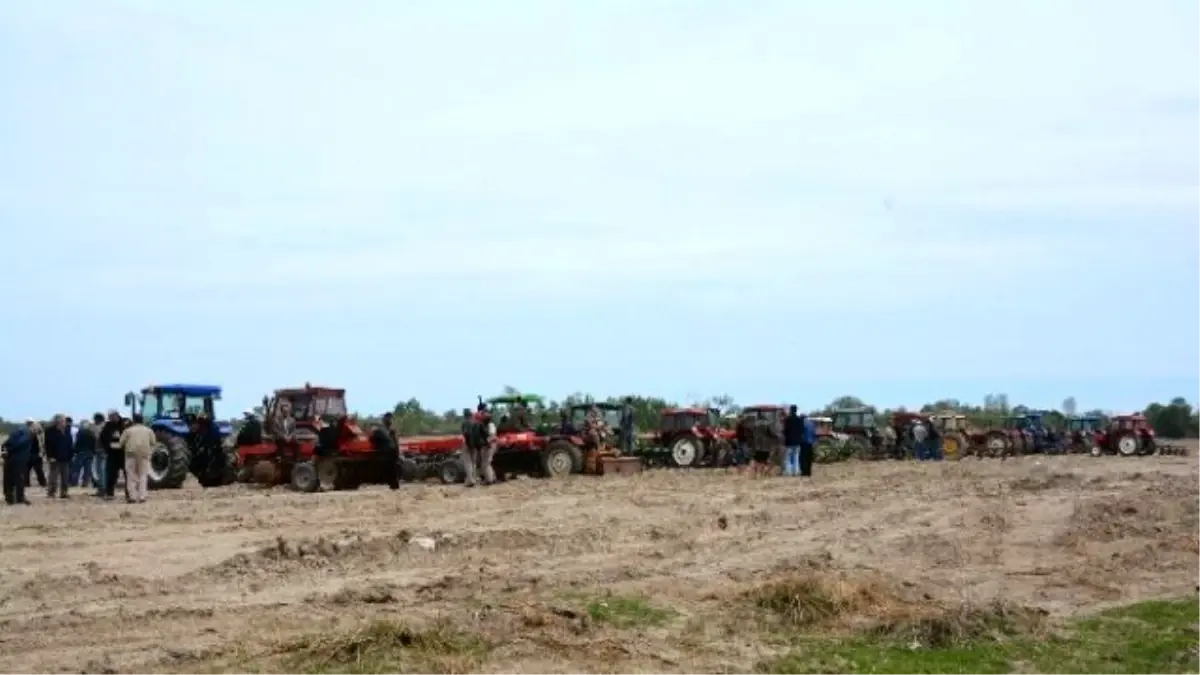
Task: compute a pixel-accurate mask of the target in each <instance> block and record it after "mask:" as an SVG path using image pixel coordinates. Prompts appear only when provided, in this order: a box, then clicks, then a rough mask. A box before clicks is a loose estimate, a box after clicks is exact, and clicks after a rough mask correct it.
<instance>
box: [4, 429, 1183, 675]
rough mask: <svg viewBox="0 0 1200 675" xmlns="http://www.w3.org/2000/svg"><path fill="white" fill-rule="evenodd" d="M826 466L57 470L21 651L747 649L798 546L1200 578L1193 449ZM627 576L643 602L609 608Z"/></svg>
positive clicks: (1086, 593) (960, 572)
mask: <svg viewBox="0 0 1200 675" xmlns="http://www.w3.org/2000/svg"><path fill="white" fill-rule="evenodd" d="M816 470H817V476H816V477H815V478H814V479H812V480H811V482H809V481H801V480H796V479H786V478H755V477H750V476H745V475H740V474H732V473H726V472H722V471H702V470H696V471H668V470H661V471H653V472H647V473H644V474H641V475H639V476H636V477H609V478H594V477H582V476H580V477H573V478H571V479H570V480H566V481H561V482H554V481H544V480H535V479H524V480H515V481H510V482H508V483H505V484H501V485H498V486H494V487H489V488H476V489H473V490H468V489H466V488H464V487H461V486H441V485H436V484H426V485H405V486H403V487H402V488H401V489H400V490H398V491H394V492H393V491H389V490H387V489H386V488H379V487H369V488H363V489H361V490H358V491H354V492H339V493H324V494H296V493H293V492H290V491H288V490H286V489H282V488H277V489H272V490H265V489H261V488H257V487H251V486H231V487H227V488H219V489H212V490H203V489H201V488H199V487H198V486H194V485H189V486H188V487H186V488H184V489H182V490H175V491H164V492H155V493H151V500H150V502H148V503H146V504H144V505H126V504H124V503H104V502H99V501H97V500H95V499H94V498H92V497H90V496H86V495H85V494H84V492H85V491H83V490H79V491H76V492H75V493H74V494H73V495H72V497H71V499H69V500H65V501H63V500H49V499H47V498H46V497H44V496H43V495H42V494H41V493H40V491H38V490H36V488H35V490H34V491H33V492H34V494H33V495H32V497H31V498H32V499H33V500H34V505H33V506H32V507H25V508H10V507H0V537H2V538H0V671H6V672H42V671H52V672H68V671H70V672H118V671H123V672H128V671H135V672H167V671H173V670H181V671H196V670H241V669H244V668H251V667H253V668H262V669H286V668H287V667H288V665H287V664H288V661H287V660H286V657H287V653H286V652H287V650H288V649H293V648H297V647H296V645H300V644H304V641H305V640H309V641H311V640H312V639H313V638H312V635H313V634H322V635H334V634H337V633H339V632H345V631H351V630H354V629H355V628H356V627H361V626H364V625H367V624H369V623H370V622H371V621H372V620H373V619H381V618H383V619H396V620H402V621H404V622H406V623H408V624H411V625H414V626H422V625H433V624H435V623H438V622H439V621H440V622H441V623H438V625H447V624H448V625H452V626H454V628H455V630H459V631H469V632H471V633H472V634H477V635H480V636H483V637H484V638H486V639H487V640H489V644H490V645H491V647H490V648H489V649H488V650H487V651H486V653H482V652H480V653H476V654H474V655H473V656H472V655H468V656H464V657H463V659H466V660H460V661H453V660H450V661H440V662H426V663H425V665H426V666H427V667H436V668H440V669H443V670H453V669H462V670H508V671H543V672H544V671H570V672H580V671H585V672H587V671H604V672H631V671H643V670H649V671H657V672H665V671H693V672H695V671H701V672H723V671H724V672H728V671H746V670H751V669H753V668H754V667H755V664H756V663H758V662H759V661H760V660H761V659H762V658H763V657H764V655H765V654H768V653H769V652H770V651H771V650H772V649H773V648H774V647H772V646H771V645H770V644H769V643H763V642H762V641H758V640H756V639H755V638H754V637H753V636H752V635H751V633H752V630H751V628H750V627H749V626H747V627H746V630H747V632H746V633H745V634H743V633H742V629H741V627H739V626H740V624H739V623H738V622H737V621H731V620H730V618H731V617H734V616H737V611H738V610H737V607H739V605H738V603H739V602H741V599H743V598H745V597H748V596H747V593H748V592H749V590H750V589H753V588H755V587H756V585H758V584H761V583H763V582H764V580H767V579H769V578H773V577H775V576H778V575H779V574H781V573H782V571H788V570H790V571H792V572H793V573H794V572H795V571H796V570H800V571H801V573H804V574H811V575H813V576H822V577H826V578H827V577H828V575H831V574H837V575H839V578H841V579H843V580H851V581H853V580H855V579H858V580H860V581H861V580H865V579H871V580H873V581H872V583H879V584H885V585H887V586H888V587H889V588H892V589H896V590H897V592H903V593H904V594H905V595H906V597H920V598H924V599H926V600H928V601H930V602H940V603H967V604H980V603H984V602H987V601H990V600H994V599H1004V600H1006V601H1009V602H1013V603H1017V604H1020V605H1025V606H1028V607H1035V608H1040V609H1043V610H1045V611H1046V612H1048V613H1049V614H1050V615H1051V616H1064V615H1069V614H1073V613H1076V612H1080V611H1083V610H1091V609H1096V608H1099V607H1101V606H1105V605H1110V604H1116V603H1120V602H1126V601H1132V600H1139V599H1147V598H1153V597H1168V596H1175V597H1177V596H1180V595H1187V594H1189V593H1194V592H1195V591H1196V590H1197V584H1198V579H1197V575H1198V572H1197V555H1198V550H1197V546H1198V543H1197V527H1198V524H1197V500H1198V487H1197V486H1198V481H1200V476H1198V470H1197V461H1196V459H1195V455H1194V451H1193V456H1192V457H1153V458H1141V459H1119V458H1099V459H1093V458H1087V457H1054V458H1037V459H1035V458H1022V459H1016V460H1008V461H998V460H982V461H980V460H964V461H962V462H957V463H912V462H909V463H894V462H881V463H872V464H866V463H847V464H841V465H833V466H820V465H819V466H818V467H817V469H816ZM627 598H638V599H639V600H637V603H641V604H636V605H634V606H633V607H634V610H631V612H632V614H631V616H630V617H628V618H627V620H624V625H622V622H621V621H618V620H616V619H619V618H620V617H617V616H616V615H615V614H613V612H616V610H615V609H613V610H611V612H610V610H609V609H606V608H608V607H609V605H608V604H607V603H609V602H610V601H611V602H612V603H613V605H614V606H616V605H619V604H620V603H621V602H625V600H624V599H627ZM630 602H632V601H630ZM647 608H651V609H647ZM626 609H628V607H627V608H626ZM639 621H640V622H641V623H639ZM289 645H290V646H289ZM293 665H294V664H293Z"/></svg>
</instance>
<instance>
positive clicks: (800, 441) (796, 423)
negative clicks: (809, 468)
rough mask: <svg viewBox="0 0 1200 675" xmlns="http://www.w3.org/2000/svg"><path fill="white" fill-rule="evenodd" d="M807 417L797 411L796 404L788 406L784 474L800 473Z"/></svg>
mask: <svg viewBox="0 0 1200 675" xmlns="http://www.w3.org/2000/svg"><path fill="white" fill-rule="evenodd" d="M805 421H806V420H805V419H804V418H803V417H801V416H800V415H799V414H797V412H796V406H794V405H793V406H790V407H788V414H787V417H785V418H784V420H783V446H784V450H785V452H784V456H783V475H785V476H797V475H800V449H801V447H802V446H803V445H804V443H805V440H806V435H805V428H804V426H805V425H804V423H805Z"/></svg>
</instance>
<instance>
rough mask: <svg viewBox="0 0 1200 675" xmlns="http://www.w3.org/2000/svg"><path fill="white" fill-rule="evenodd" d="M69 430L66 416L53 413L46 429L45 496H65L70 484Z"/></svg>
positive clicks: (70, 450) (61, 497)
mask: <svg viewBox="0 0 1200 675" xmlns="http://www.w3.org/2000/svg"><path fill="white" fill-rule="evenodd" d="M73 454H74V453H73V452H72V449H71V432H70V430H69V429H67V418H66V417H64V416H62V415H55V416H54V421H53V422H51V423H50V428H48V429H46V459H47V460H49V462H50V480H49V485H48V486H47V488H46V496H48V497H51V498H53V497H59V498H60V499H66V498H67V488H68V486H69V485H70V484H71V455H73Z"/></svg>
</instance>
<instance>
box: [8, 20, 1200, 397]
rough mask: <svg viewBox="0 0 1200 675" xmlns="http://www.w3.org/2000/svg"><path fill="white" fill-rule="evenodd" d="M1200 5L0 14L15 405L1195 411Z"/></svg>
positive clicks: (1199, 356)
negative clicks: (136, 397)
mask: <svg viewBox="0 0 1200 675" xmlns="http://www.w3.org/2000/svg"><path fill="white" fill-rule="evenodd" d="M1198 56H1200V9H1198V7H1197V4H1196V3H1195V2H1185V1H1182V0H1181V1H1167V0H1147V1H1146V2H1141V3H1131V2H1126V1H1121V2H1118V1H1115V0H1089V1H1088V2H1082V1H1081V2H1074V1H1071V0H1061V1H1051V2H1046V1H1044V0H1041V1H1032V0H1030V1H1026V0H1004V1H991V0H978V1H975V2H949V1H937V0H925V1H917V0H914V1H913V2H903V3H900V2H884V1H883V0H878V1H870V0H842V1H839V2H829V1H827V2H815V1H811V2H810V1H805V0H758V1H755V2H728V1H725V2H716V1H714V0H693V1H690V2H684V1H681V0H590V1H589V0H579V1H578V2H561V0H511V1H509V2H504V3H494V2H484V1H482V0H475V1H471V0H439V1H437V2H420V1H417V0H412V1H406V2H391V1H385V0H379V1H377V2H368V1H365V0H363V1H357V2H333V1H332V0H329V1H325V2H318V1H316V0H291V1H288V2H284V1H283V0H275V1H273V0H257V1H256V2H253V3H249V2H236V1H233V0H172V1H171V2H161V1H159V0H123V1H117V0H45V1H44V2H15V1H12V2H0V234H2V235H3V238H2V239H0V241H3V244H4V247H3V251H4V264H3V265H0V294H2V296H3V299H4V300H5V301H6V303H7V312H6V315H5V316H4V317H3V319H0V325H2V327H3V328H2V332H0V415H2V416H4V417H7V418H10V419H11V418H19V417H21V416H33V415H49V414H50V413H53V412H66V413H68V414H75V415H81V414H85V413H90V412H93V411H95V410H100V409H105V408H109V407H115V406H118V405H119V404H120V402H121V397H122V395H123V394H124V393H125V392H126V391H128V390H130V389H139V388H141V387H143V386H145V385H147V384H150V383H154V382H158V383H163V382H179V381H183V382H196V383H211V384H219V385H222V386H223V387H224V388H225V397H224V401H223V403H222V405H223V409H224V410H227V411H228V412H229V414H231V415H232V414H236V413H237V412H238V411H240V409H242V408H245V407H247V406H250V405H253V404H254V403H255V402H256V401H258V399H260V398H261V397H262V395H263V394H265V393H267V392H269V391H270V390H272V389H275V388H278V387H284V386H295V385H298V384H302V383H304V382H311V383H313V384H325V385H331V386H342V387H346V388H347V389H348V397H349V403H350V406H351V407H352V408H355V409H357V410H359V411H362V412H378V411H381V410H383V409H387V408H390V407H391V406H392V405H393V404H394V403H396V402H397V401H401V400H407V399H409V398H411V397H416V398H418V399H419V400H421V401H422V402H423V403H425V404H426V405H427V406H429V407H432V408H436V409H438V410H445V409H448V408H460V407H462V406H464V405H470V404H472V403H473V402H474V400H475V396H476V395H477V394H482V395H485V396H486V395H490V394H493V393H497V392H498V391H499V390H500V389H501V387H503V386H505V385H511V386H515V387H517V388H519V389H521V390H524V391H532V392H537V393H541V394H543V395H547V396H554V397H559V396H563V395H566V394H568V393H571V392H577V391H580V392H590V393H593V394H596V395H599V396H608V395H617V394H623V393H627V392H637V393H645V394H655V395H660V396H664V397H667V398H669V399H674V400H680V401H685V400H696V399H700V398H703V397H707V396H710V395H719V394H728V395H731V396H733V397H734V398H735V399H736V400H737V401H739V402H742V403H753V402H794V403H797V404H800V405H801V406H802V407H818V406H821V405H823V404H825V403H827V402H828V401H830V400H832V399H833V398H835V397H837V396H840V395H843V394H852V395H856V396H859V397H861V398H863V399H864V400H866V401H867V402H869V403H874V404H876V405H880V406H897V405H907V406H916V405H919V404H921V403H923V402H926V401H929V400H933V399H940V398H957V399H960V400H964V401H976V402H981V401H982V399H983V397H984V395H986V394H987V393H989V392H997V393H999V392H1003V393H1007V394H1008V396H1009V400H1010V401H1011V402H1012V403H1014V404H1015V403H1025V404H1029V405H1035V406H1039V407H1052V406H1057V405H1059V404H1060V402H1061V401H1062V400H1063V399H1064V398H1066V397H1067V396H1074V397H1075V398H1076V400H1077V401H1078V405H1079V406H1080V408H1081V409H1086V408H1102V409H1107V410H1128V409H1140V408H1141V407H1143V406H1144V405H1145V404H1146V403H1147V402H1149V401H1151V400H1166V399H1168V398H1170V397H1172V396H1176V395H1182V396H1185V397H1187V398H1188V399H1189V400H1192V401H1195V400H1196V399H1197V397H1198V395H1200V187H1198V186H1200V65H1198V64H1200V59H1198Z"/></svg>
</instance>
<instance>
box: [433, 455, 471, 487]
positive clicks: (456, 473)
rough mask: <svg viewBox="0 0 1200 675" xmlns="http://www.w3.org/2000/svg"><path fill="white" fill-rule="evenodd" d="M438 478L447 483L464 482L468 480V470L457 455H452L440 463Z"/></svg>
mask: <svg viewBox="0 0 1200 675" xmlns="http://www.w3.org/2000/svg"><path fill="white" fill-rule="evenodd" d="M438 478H440V479H441V481H442V482H443V483H445V484H446V485H454V484H455V483H462V482H465V481H466V480H467V470H466V468H465V467H464V466H463V464H462V462H461V461H460V460H459V459H458V458H457V457H451V458H450V459H446V460H443V461H442V463H441V464H438Z"/></svg>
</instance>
